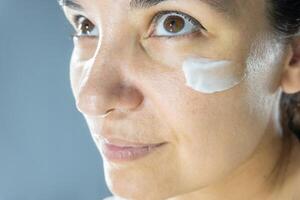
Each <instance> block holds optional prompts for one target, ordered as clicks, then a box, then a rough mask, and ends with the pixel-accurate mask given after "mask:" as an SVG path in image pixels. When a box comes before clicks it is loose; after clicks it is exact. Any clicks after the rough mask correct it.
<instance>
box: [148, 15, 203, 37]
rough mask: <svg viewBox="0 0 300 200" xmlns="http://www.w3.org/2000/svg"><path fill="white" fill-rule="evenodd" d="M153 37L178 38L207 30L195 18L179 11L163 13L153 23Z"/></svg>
mask: <svg viewBox="0 0 300 200" xmlns="http://www.w3.org/2000/svg"><path fill="white" fill-rule="evenodd" d="M152 24H153V26H151V27H152V28H153V30H152V32H151V36H159V37H176V36H182V35H188V34H191V33H195V32H201V31H202V30H205V31H206V29H205V28H204V27H203V26H202V25H201V24H200V22H198V21H197V20H196V19H194V18H193V17H191V16H189V15H187V14H185V13H182V12H178V11H161V12H159V13H158V14H157V15H156V16H155V17H154V18H153V22H152Z"/></svg>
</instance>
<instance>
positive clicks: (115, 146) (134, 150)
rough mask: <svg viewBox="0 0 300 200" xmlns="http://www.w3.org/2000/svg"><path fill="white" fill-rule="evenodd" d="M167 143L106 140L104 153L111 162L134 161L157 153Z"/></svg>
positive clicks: (104, 141)
mask: <svg viewBox="0 0 300 200" xmlns="http://www.w3.org/2000/svg"><path fill="white" fill-rule="evenodd" d="M165 144H166V143H165V142H162V143H155V144H142V143H135V142H129V141H125V140H119V139H104V140H103V143H102V152H103V154H104V156H105V158H106V159H108V160H110V161H133V160H136V159H139V158H142V157H145V156H146V155H148V154H150V153H152V152H154V151H156V150H157V149H159V148H161V147H162V146H164V145H165Z"/></svg>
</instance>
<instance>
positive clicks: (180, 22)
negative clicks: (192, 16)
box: [164, 16, 185, 33]
mask: <svg viewBox="0 0 300 200" xmlns="http://www.w3.org/2000/svg"><path fill="white" fill-rule="evenodd" d="M184 25H185V22H184V19H182V18H181V17H179V16H169V17H167V18H166V20H165V22H164V28H165V29H166V30H167V31H168V32H170V33H178V32H180V31H181V30H182V29H183V28H184Z"/></svg>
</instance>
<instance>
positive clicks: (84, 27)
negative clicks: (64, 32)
mask: <svg viewBox="0 0 300 200" xmlns="http://www.w3.org/2000/svg"><path fill="white" fill-rule="evenodd" d="M79 28H80V31H81V33H83V34H88V33H90V32H92V30H93V29H94V25H93V24H92V22H91V21H89V20H88V19H85V20H84V21H83V22H82V23H81V26H80V27H79Z"/></svg>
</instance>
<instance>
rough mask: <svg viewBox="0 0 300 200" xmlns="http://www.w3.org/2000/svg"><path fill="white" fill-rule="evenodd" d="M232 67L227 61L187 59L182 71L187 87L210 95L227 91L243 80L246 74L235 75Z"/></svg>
mask: <svg viewBox="0 0 300 200" xmlns="http://www.w3.org/2000/svg"><path fill="white" fill-rule="evenodd" d="M232 65H233V63H232V62H231V61H228V60H210V59H206V58H188V59H186V60H185V61H184V62H183V65H182V69H183V72H184V75H185V78H186V85H187V86H188V87H190V88H192V89H193V90H195V91H198V92H201V93H207V94H211V93H215V92H222V91H225V90H229V89H231V88H233V87H235V86H236V85H238V84H239V83H240V82H241V81H242V80H243V79H244V78H245V76H246V73H245V72H242V73H241V72H238V73H237V72H236V70H235V69H233V67H232Z"/></svg>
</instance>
